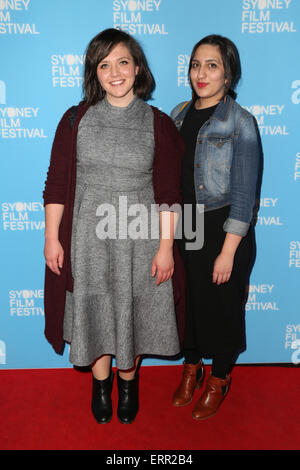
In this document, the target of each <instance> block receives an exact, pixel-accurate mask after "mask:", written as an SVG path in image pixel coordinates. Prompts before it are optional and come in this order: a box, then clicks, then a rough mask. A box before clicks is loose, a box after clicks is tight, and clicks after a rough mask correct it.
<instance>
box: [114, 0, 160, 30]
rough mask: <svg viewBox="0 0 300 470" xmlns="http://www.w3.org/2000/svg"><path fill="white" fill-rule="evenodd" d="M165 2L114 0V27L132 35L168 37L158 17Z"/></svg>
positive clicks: (154, 0) (158, 0)
mask: <svg viewBox="0 0 300 470" xmlns="http://www.w3.org/2000/svg"><path fill="white" fill-rule="evenodd" d="M162 2H163V0H113V2H112V10H113V27H114V28H116V29H120V30H122V31H125V32H126V33H129V34H132V35H136V34H137V35H166V34H168V31H167V27H166V24H165V23H158V22H157V16H158V14H159V11H160V7H161V6H162Z"/></svg>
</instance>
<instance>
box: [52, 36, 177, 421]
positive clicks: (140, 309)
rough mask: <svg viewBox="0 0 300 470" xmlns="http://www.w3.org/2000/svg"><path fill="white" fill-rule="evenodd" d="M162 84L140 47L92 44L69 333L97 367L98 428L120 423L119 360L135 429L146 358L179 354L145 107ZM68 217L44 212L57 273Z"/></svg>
mask: <svg viewBox="0 0 300 470" xmlns="http://www.w3.org/2000/svg"><path fill="white" fill-rule="evenodd" d="M153 86H154V80H153V77H152V74H151V72H150V70H149V68H148V66H147V62H146V59H145V56H144V54H143V51H142V50H141V48H140V46H139V44H138V43H137V42H136V40H135V39H133V38H132V37H131V36H129V35H128V34H126V33H124V32H121V31H119V30H115V29H108V30H105V31H103V32H101V33H100V34H98V35H97V36H96V37H95V38H94V39H92V41H91V42H90V44H89V46H88V48H87V52H86V61H85V76H84V93H85V97H84V101H85V103H86V104H87V105H88V106H87V111H86V112H85V114H84V116H83V117H82V118H81V120H80V122H79V125H78V131H77V140H76V190H75V200H74V210H73V220H72V237H71V266H72V275H73V278H74V288H73V292H67V293H66V305H65V314H64V323H63V328H64V340H65V341H67V342H68V343H70V361H71V362H72V363H73V364H74V365H77V366H88V365H91V367H92V373H93V392H92V411H93V414H94V417H95V418H96V420H97V421H98V422H99V423H107V422H109V421H110V420H111V418H112V404H111V390H112V384H113V378H114V374H113V372H112V369H111V360H112V356H114V357H115V361H116V367H117V369H118V372H117V383H118V390H119V402H118V419H119V421H120V422H122V423H131V422H132V421H133V420H134V418H135V416H136V414H137V411H138V403H139V401H138V380H139V375H138V372H137V367H138V365H139V361H140V358H141V356H142V355H144V354H151V355H166V356H173V355H176V354H177V353H179V351H180V346H179V341H178V333H177V325H176V317H175V308H174V297H173V287H172V280H171V277H172V275H173V272H174V259H173V240H174V236H173V234H174V230H173V228H174V227H175V225H176V219H177V215H176V212H174V211H173V210H171V211H170V210H169V211H168V210H161V211H158V210H157V208H156V209H155V208H154V204H155V194H154V187H153V165H154V155H155V144H156V140H155V139H156V136H155V132H154V114H153V109H152V108H151V106H149V105H148V104H146V102H145V99H148V98H149V96H150V94H151V91H152V89H153ZM174 131H176V129H174ZM176 132H177V131H176ZM178 137H179V134H178ZM179 138H180V137H179ZM180 166H181V165H178V168H179V167H180ZM50 167H51V164H50ZM172 190H174V188H172ZM153 208H154V209H155V210H153ZM63 211H64V205H61V204H47V205H46V207H45V214H46V230H45V237H46V242H45V258H46V263H47V266H48V267H49V268H50V269H51V270H52V272H54V273H56V274H57V275H59V273H60V268H61V267H62V262H63V255H64V253H63V248H62V246H61V244H60V242H59V239H58V232H59V225H60V222H61V219H62V214H63ZM155 229H156V230H155Z"/></svg>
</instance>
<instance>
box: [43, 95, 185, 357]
mask: <svg viewBox="0 0 300 470" xmlns="http://www.w3.org/2000/svg"><path fill="white" fill-rule="evenodd" d="M87 109H88V106H87V105H86V104H85V103H84V102H81V103H80V104H79V106H78V110H77V114H76V119H75V122H74V125H73V127H72V128H71V125H70V119H69V118H70V112H71V108H70V109H68V110H67V111H66V112H65V114H64V115H63V117H62V119H61V121H60V123H59V125H58V127H57V130H56V133H55V138H54V142H53V146H52V151H51V159H50V166H49V169H48V173H47V179H46V183H45V190H44V192H43V198H44V205H45V206H46V204H63V205H64V212H63V216H62V220H61V223H60V227H59V240H60V243H61V245H62V247H63V250H64V263H63V267H62V269H61V274H60V276H59V275H57V274H55V273H53V272H52V271H51V270H50V268H48V266H46V271H45V295H44V306H45V336H46V338H47V340H48V341H49V343H50V344H51V345H52V346H53V348H54V350H55V351H56V352H57V353H58V354H63V351H64V346H65V343H64V339H63V318H64V310H65V300H66V291H67V290H68V291H70V292H73V277H72V271H71V257H70V249H71V233H72V218H73V207H74V199H75V186H76V144H77V132H78V125H79V122H80V120H81V118H82V117H83V116H84V114H85V113H86V111H87ZM152 109H153V112H154V134H155V154H154V161H153V189H154V198H155V203H156V204H163V203H165V204H168V205H170V206H171V205H172V204H175V203H181V189H180V188H181V160H182V156H183V152H184V145H183V141H182V139H181V136H180V134H179V133H178V131H177V129H176V127H175V125H174V124H173V121H172V120H171V119H170V118H169V117H168V116H167V115H166V114H165V113H162V112H161V111H159V110H158V109H157V108H155V107H152ZM174 263H175V268H174V275H173V278H172V280H173V292H174V301H175V309H176V316H177V325H178V332H179V338H180V341H181V343H182V341H183V331H184V323H185V272H184V267H183V262H182V259H181V257H180V254H179V250H178V245H177V243H176V241H175V243H174Z"/></svg>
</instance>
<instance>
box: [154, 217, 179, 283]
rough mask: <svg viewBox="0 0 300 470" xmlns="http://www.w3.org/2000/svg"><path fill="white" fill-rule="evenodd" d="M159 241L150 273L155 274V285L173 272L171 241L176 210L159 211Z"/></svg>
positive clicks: (175, 221) (175, 223)
mask: <svg viewBox="0 0 300 470" xmlns="http://www.w3.org/2000/svg"><path fill="white" fill-rule="evenodd" d="M159 222H160V243H159V249H158V251H157V253H156V255H155V256H154V258H153V261H152V267H151V274H152V277H154V276H155V275H156V285H157V286H158V285H159V284H161V283H162V282H165V281H168V280H169V279H171V277H172V276H173V273H174V259H173V243H174V234H175V230H176V225H177V222H178V214H177V212H167V211H161V212H160V213H159Z"/></svg>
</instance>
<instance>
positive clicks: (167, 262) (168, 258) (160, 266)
mask: <svg viewBox="0 0 300 470" xmlns="http://www.w3.org/2000/svg"><path fill="white" fill-rule="evenodd" d="M173 273H174V259H173V248H172V247H170V248H168V249H162V248H160V249H159V250H158V251H157V253H156V255H155V256H154V258H153V261H152V268H151V274H152V277H154V276H155V274H156V275H157V276H156V282H155V284H156V285H157V286H159V284H161V283H162V282H165V281H168V280H169V279H171V277H172V276H173Z"/></svg>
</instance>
